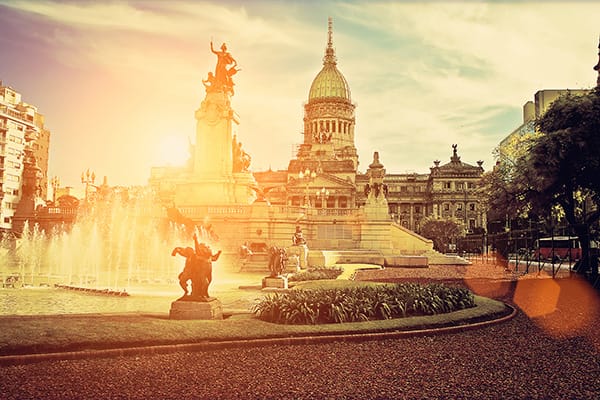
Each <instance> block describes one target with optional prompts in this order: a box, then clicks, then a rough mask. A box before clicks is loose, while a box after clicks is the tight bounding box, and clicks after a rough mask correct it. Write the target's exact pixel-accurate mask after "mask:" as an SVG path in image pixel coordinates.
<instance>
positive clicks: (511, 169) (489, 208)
mask: <svg viewBox="0 0 600 400" xmlns="http://www.w3.org/2000/svg"><path fill="white" fill-rule="evenodd" d="M534 129H535V124H534V122H533V121H532V122H530V123H528V124H526V125H525V126H524V127H523V128H522V129H521V132H518V133H517V134H514V135H511V136H509V137H508V138H507V139H506V140H505V141H504V142H503V143H502V144H501V145H500V146H498V147H497V148H496V149H495V150H494V155H495V158H496V165H495V166H494V168H493V169H492V171H490V172H486V173H485V174H483V176H482V179H481V182H480V185H479V195H480V198H481V199H482V203H483V204H484V206H485V208H486V212H487V216H488V221H495V220H504V219H505V218H506V217H507V216H508V217H509V218H511V219H513V218H518V217H528V216H529V215H528V214H529V211H531V207H530V205H529V203H528V202H527V201H526V198H525V193H526V192H527V190H528V188H529V184H528V181H529V180H530V177H529V176H528V175H526V174H525V173H523V172H524V171H523V167H522V164H523V162H524V159H525V157H526V156H527V154H528V152H529V149H530V148H531V147H532V145H533V143H534V142H535V140H536V139H537V138H538V137H539V136H540V134H539V133H538V132H535V130H534ZM525 171H528V169H526V170H525Z"/></svg>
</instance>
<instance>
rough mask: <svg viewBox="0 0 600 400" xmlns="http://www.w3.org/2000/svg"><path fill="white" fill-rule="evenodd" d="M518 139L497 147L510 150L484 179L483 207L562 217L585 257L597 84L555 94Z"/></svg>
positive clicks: (598, 197)
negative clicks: (532, 127) (531, 127)
mask: <svg viewBox="0 0 600 400" xmlns="http://www.w3.org/2000/svg"><path fill="white" fill-rule="evenodd" d="M532 131H533V130H532ZM515 140H517V139H515ZM519 140H520V142H519V143H516V144H514V146H513V143H508V144H506V143H504V146H501V147H500V148H499V149H500V150H503V149H504V150H506V149H505V148H508V149H509V150H510V147H511V146H513V147H514V148H515V149H516V151H515V152H513V154H512V156H513V157H506V154H508V153H510V151H508V150H506V151H504V153H502V151H499V157H498V164H497V165H496V167H495V168H494V171H492V172H491V173H490V174H489V175H488V176H486V177H485V178H484V191H485V192H487V193H488V194H489V196H488V202H487V203H488V208H489V209H493V210H497V211H498V212H499V213H500V214H502V213H504V215H510V216H511V217H515V216H521V217H526V216H527V217H532V216H533V217H540V218H542V219H544V220H545V221H547V222H549V223H548V225H552V223H553V222H554V223H555V222H556V221H560V220H562V219H564V220H566V221H567V222H568V224H569V225H570V226H571V227H573V229H574V230H575V233H576V235H577V236H579V238H580V241H581V244H582V250H583V253H584V255H583V257H584V258H587V254H588V249H589V240H590V238H589V237H588V232H589V228H590V226H592V225H593V224H596V223H597V222H598V220H599V218H600V179H598V176H600V88H595V89H594V90H592V91H590V92H589V93H587V94H584V95H573V94H570V93H569V94H566V95H564V96H561V97H559V98H558V99H556V100H555V101H554V102H553V103H552V104H551V105H550V107H549V108H548V110H547V111H546V112H545V113H544V115H542V116H541V117H540V118H539V119H538V120H537V121H535V132H532V133H531V134H530V135H528V136H526V137H523V138H521V139H519ZM490 219H494V216H490Z"/></svg>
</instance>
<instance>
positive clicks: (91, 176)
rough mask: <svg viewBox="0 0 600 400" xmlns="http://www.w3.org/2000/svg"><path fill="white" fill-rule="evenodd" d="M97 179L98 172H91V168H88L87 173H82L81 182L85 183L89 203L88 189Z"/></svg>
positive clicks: (86, 197)
mask: <svg viewBox="0 0 600 400" xmlns="http://www.w3.org/2000/svg"><path fill="white" fill-rule="evenodd" d="M95 180H96V174H95V173H94V172H93V171H92V172H91V173H90V169H89V168H88V169H87V171H86V172H85V173H83V172H82V173H81V183H83V184H85V202H86V203H87V199H88V190H89V186H90V185H92V184H93V183H94V181H95Z"/></svg>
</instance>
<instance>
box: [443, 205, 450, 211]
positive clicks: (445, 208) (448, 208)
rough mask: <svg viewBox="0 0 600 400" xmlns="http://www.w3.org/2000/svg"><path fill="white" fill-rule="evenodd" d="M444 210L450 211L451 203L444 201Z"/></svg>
mask: <svg viewBox="0 0 600 400" xmlns="http://www.w3.org/2000/svg"><path fill="white" fill-rule="evenodd" d="M444 211H450V204H448V203H444Z"/></svg>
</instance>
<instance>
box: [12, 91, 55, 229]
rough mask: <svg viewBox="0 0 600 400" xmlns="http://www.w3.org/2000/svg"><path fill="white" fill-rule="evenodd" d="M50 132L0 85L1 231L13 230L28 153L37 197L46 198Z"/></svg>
mask: <svg viewBox="0 0 600 400" xmlns="http://www.w3.org/2000/svg"><path fill="white" fill-rule="evenodd" d="M49 145H50V131H48V130H47V129H46V128H45V126H44V117H43V115H41V114H40V113H38V111H37V108H36V107H35V106H33V105H31V104H27V103H25V102H23V101H22V100H21V94H20V93H19V92H17V91H16V90H14V89H12V88H10V87H8V86H5V85H3V84H2V82H1V81H0V231H9V230H11V229H12V227H13V217H14V215H15V212H16V210H17V208H18V205H19V202H20V201H21V198H22V195H23V181H24V179H23V172H24V164H25V161H26V160H25V158H26V154H27V153H28V152H31V154H32V155H33V156H34V157H35V160H36V163H37V168H38V169H39V187H37V188H36V189H35V190H36V193H37V195H38V197H40V198H43V199H44V198H46V195H47V193H46V191H47V186H48V153H49Z"/></svg>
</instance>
